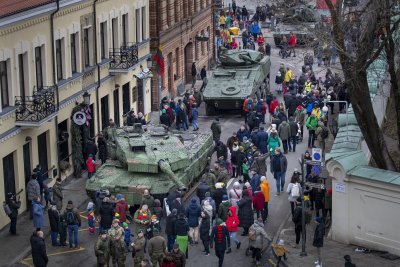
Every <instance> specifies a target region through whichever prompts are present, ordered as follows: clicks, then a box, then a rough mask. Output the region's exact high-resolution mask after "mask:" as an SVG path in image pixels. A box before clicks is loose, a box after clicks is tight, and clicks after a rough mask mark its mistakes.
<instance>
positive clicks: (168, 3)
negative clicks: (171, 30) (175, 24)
mask: <svg viewBox="0 0 400 267" xmlns="http://www.w3.org/2000/svg"><path fill="white" fill-rule="evenodd" d="M171 11H172V6H171V0H168V1H167V25H168V27H170V26H171V25H172V15H171Z"/></svg>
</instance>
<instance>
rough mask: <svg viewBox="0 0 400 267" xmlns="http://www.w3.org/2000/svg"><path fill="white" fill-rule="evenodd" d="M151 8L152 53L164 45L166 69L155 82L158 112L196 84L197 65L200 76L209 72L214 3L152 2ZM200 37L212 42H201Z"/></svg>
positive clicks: (198, 0)
mask: <svg viewBox="0 0 400 267" xmlns="http://www.w3.org/2000/svg"><path fill="white" fill-rule="evenodd" d="M149 6H150V36H151V53H152V55H154V54H155V53H156V51H157V47H158V46H159V45H161V49H162V53H163V57H164V66H165V68H164V69H165V71H164V75H162V76H159V75H157V73H156V72H155V71H154V77H153V78H152V86H151V88H152V89H151V90H152V92H151V96H152V110H158V108H159V103H160V100H161V98H162V97H164V96H168V97H176V96H177V92H178V90H179V91H183V87H184V85H185V84H187V83H191V82H192V76H191V66H192V63H193V61H196V66H197V72H198V73H199V72H200V70H201V68H202V67H203V66H206V68H208V64H209V59H210V60H211V58H212V57H213V51H214V41H213V40H214V32H213V28H212V26H213V16H212V0H149ZM197 35H198V36H204V35H208V36H209V40H208V41H204V40H203V41H199V38H196V36H197ZM154 65H155V63H153V67H154ZM160 93H161V95H160Z"/></svg>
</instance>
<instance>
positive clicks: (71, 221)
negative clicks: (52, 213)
mask: <svg viewBox="0 0 400 267" xmlns="http://www.w3.org/2000/svg"><path fill="white" fill-rule="evenodd" d="M67 224H69V225H71V224H75V214H74V212H73V211H72V210H71V211H68V212H67Z"/></svg>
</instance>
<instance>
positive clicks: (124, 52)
mask: <svg viewBox="0 0 400 267" xmlns="http://www.w3.org/2000/svg"><path fill="white" fill-rule="evenodd" d="M110 59H111V62H110V69H114V70H115V69H118V70H127V69H130V68H131V67H133V66H134V65H135V64H137V63H138V62H139V56H138V45H137V44H136V43H128V44H125V45H122V46H121V47H120V48H119V49H112V50H111V51H110Z"/></svg>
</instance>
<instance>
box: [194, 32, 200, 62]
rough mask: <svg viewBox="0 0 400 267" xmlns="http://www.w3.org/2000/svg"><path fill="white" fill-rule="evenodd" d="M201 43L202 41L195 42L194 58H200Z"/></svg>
mask: <svg viewBox="0 0 400 267" xmlns="http://www.w3.org/2000/svg"><path fill="white" fill-rule="evenodd" d="M196 35H199V33H197V34H196ZM199 43H200V42H194V60H196V61H197V60H199Z"/></svg>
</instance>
